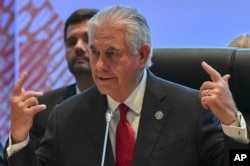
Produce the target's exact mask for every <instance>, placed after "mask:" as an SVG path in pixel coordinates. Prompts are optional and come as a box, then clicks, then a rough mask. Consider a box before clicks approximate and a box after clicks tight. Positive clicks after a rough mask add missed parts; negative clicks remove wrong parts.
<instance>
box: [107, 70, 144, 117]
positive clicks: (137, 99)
mask: <svg viewBox="0 0 250 166" xmlns="http://www.w3.org/2000/svg"><path fill="white" fill-rule="evenodd" d="M146 80H147V71H146V69H145V70H144V72H143V76H142V79H141V81H140V83H139V84H138V86H137V87H136V88H135V89H134V90H133V92H132V93H131V94H130V95H129V97H128V98H127V99H126V100H125V102H124V104H126V105H127V106H128V107H129V108H130V109H131V110H133V111H134V112H135V113H137V114H140V112H141V109H142V102H143V97H144V93H145V89H146ZM107 100H108V107H109V109H110V110H111V111H112V112H115V111H116V109H117V107H118V105H119V104H120V103H119V102H116V101H115V100H113V99H112V98H111V97H110V96H108V95H107Z"/></svg>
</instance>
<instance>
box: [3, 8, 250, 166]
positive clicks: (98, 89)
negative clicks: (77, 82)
mask: <svg viewBox="0 0 250 166" xmlns="http://www.w3.org/2000/svg"><path fill="white" fill-rule="evenodd" d="M88 34H89V47H90V51H91V53H90V65H91V70H92V77H93V79H94V81H95V85H96V86H93V87H91V88H90V89H88V90H86V91H85V92H84V93H81V94H79V95H76V96H73V97H71V98H70V99H68V100H66V101H64V102H62V103H61V104H59V105H57V106H56V107H55V109H54V110H53V111H52V113H51V116H50V118H49V123H48V128H47V130H46V133H45V138H44V140H43V141H42V142H41V144H40V145H39V148H38V150H37V151H36V152H35V151H34V149H33V146H32V143H31V142H29V139H28V138H29V137H28V132H29V129H30V126H31V124H32V117H33V116H34V115H35V114H36V113H37V112H40V111H42V110H44V109H45V108H46V106H45V105H42V104H40V105H39V104H38V103H37V99H36V98H37V97H40V96H42V95H43V94H42V93H41V92H34V91H25V90H22V86H23V83H24V82H25V80H26V78H27V74H26V73H23V74H22V76H21V78H20V79H19V81H18V82H17V84H16V85H15V87H14V89H13V95H12V98H11V106H12V107H11V108H12V112H11V115H12V116H11V117H12V118H11V121H12V123H11V125H12V127H11V137H10V138H9V142H8V145H9V146H8V147H6V156H5V160H6V161H7V163H8V166H12V165H13V166H24V165H32V166H36V165H46V166H56V165H57V166H71V165H74V166H80V165H91V166H98V165H101V163H104V164H105V165H106V166H114V165H116V166H121V165H124V166H131V165H135V166H144V165H148V166H153V165H157V166H166V165H170V166H201V165H207V166H222V165H223V160H224V155H225V151H224V150H225V147H226V146H227V142H225V141H224V137H227V136H226V135H224V133H223V130H222V128H221V124H220V121H221V122H222V123H225V124H230V123H231V122H233V121H234V120H235V117H236V114H235V113H234V112H227V110H224V109H221V110H220V111H221V113H224V115H225V117H224V118H223V119H218V118H217V117H216V116H215V115H214V113H213V112H212V111H210V110H205V109H204V108H203V107H202V105H201V101H200V98H199V91H197V90H194V89H191V88H188V87H185V86H182V85H179V84H176V83H173V82H170V81H167V80H163V79H161V78H159V77H156V76H155V75H154V74H152V73H151V72H150V70H148V68H149V67H150V65H151V64H152V63H151V58H152V47H151V35H150V30H149V27H148V24H147V22H146V19H145V18H144V17H143V16H142V15H141V14H140V13H139V12H138V11H137V10H136V9H133V8H130V7H126V6H112V7H109V8H106V9H103V10H101V11H99V12H98V13H97V14H96V15H95V16H94V17H93V18H92V19H90V20H89V25H88ZM107 112H108V113H107ZM105 115H106V118H105ZM111 115H112V118H111V119H110V116H111ZM20 117H21V118H20ZM106 121H107V122H110V127H109V130H106V127H105V126H106ZM108 124H109V123H108ZM107 126H108V125H107ZM227 127H228V128H229V129H230V128H231V126H227ZM233 129H234V128H232V130H233ZM105 131H108V133H109V134H108V139H107V143H104V140H106V139H104V138H105V133H106V132H105ZM121 131H122V132H121ZM245 132H247V129H246V131H245ZM231 138H234V137H231ZM128 140H129V141H128ZM248 142H249V140H248V136H247V137H246V138H244V136H242V143H245V145H246V146H247V143H248ZM239 144H240V145H243V144H241V143H239ZM104 145H107V146H106V148H107V149H106V150H105V149H104V150H105V151H104V152H106V153H104V152H103V147H105V146H104ZM17 146H18V147H17ZM103 156H104V158H102V157H103Z"/></svg>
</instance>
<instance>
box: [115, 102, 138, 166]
mask: <svg viewBox="0 0 250 166" xmlns="http://www.w3.org/2000/svg"><path fill="white" fill-rule="evenodd" d="M118 109H119V111H120V120H119V123H118V125H117V129H116V166H132V159H133V154H134V147H135V139H134V133H133V129H132V127H131V126H130V124H129V122H128V121H127V119H126V114H127V112H128V110H129V108H128V106H126V105H125V104H123V103H121V104H120V105H119V106H118Z"/></svg>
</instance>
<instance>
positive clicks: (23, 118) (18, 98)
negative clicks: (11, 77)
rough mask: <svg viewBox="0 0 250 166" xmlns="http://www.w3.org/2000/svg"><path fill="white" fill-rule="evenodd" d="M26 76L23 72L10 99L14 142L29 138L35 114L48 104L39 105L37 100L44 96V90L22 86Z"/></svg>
mask: <svg viewBox="0 0 250 166" xmlns="http://www.w3.org/2000/svg"><path fill="white" fill-rule="evenodd" d="M26 78H27V73H26V72H24V73H22V75H21V77H20V78H19V80H18V81H17V83H16V84H15V86H14V88H13V92H12V96H11V99H10V105H11V139H12V144H16V143H20V142H22V141H24V140H25V139H26V138H27V136H28V132H29V130H30V128H31V127H32V123H33V117H34V115H35V114H36V113H38V112H40V111H43V110H45V109H46V105H43V104H41V105H39V103H38V100H37V98H39V97H41V96H43V92H35V91H25V90H24V89H23V88H22V87H23V84H24V82H25V80H26Z"/></svg>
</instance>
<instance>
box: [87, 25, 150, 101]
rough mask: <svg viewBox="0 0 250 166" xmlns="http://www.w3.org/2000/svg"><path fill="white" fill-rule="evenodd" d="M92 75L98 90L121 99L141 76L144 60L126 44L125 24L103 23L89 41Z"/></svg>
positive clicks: (123, 98) (129, 91)
mask: <svg viewBox="0 0 250 166" xmlns="http://www.w3.org/2000/svg"><path fill="white" fill-rule="evenodd" d="M89 46H90V65H91V69H92V76H93V79H94V81H95V84H96V85H97V87H98V89H99V91H100V92H101V93H102V94H107V95H109V96H111V97H112V98H113V99H114V100H116V101H118V102H120V101H123V100H125V99H126V98H127V97H128V96H129V95H130V93H131V92H132V91H133V90H134V89H135V87H136V86H137V84H138V82H139V81H140V79H141V75H142V71H143V68H144V66H145V62H144V60H143V62H142V60H141V59H142V56H141V55H140V53H138V54H134V53H132V52H131V50H130V49H129V47H128V46H127V43H126V40H125V33H124V31H123V27H117V28H114V27H109V26H102V27H98V28H96V29H95V31H94V32H93V34H92V36H91V37H90V41H89Z"/></svg>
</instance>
